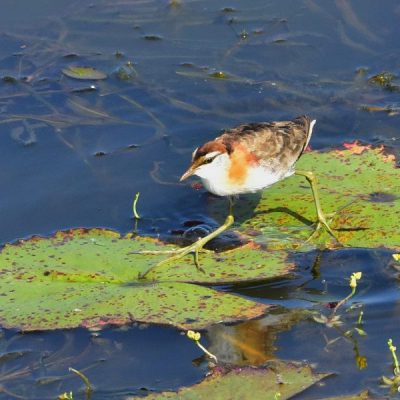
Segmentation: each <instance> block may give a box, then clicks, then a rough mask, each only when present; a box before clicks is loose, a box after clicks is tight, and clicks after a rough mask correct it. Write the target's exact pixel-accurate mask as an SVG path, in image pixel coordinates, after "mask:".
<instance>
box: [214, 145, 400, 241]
mask: <svg viewBox="0 0 400 400" xmlns="http://www.w3.org/2000/svg"><path fill="white" fill-rule="evenodd" d="M347 147H348V149H345V150H334V151H330V152H317V151H314V152H309V153H306V154H304V155H303V156H302V157H301V159H300V160H299V162H298V164H297V168H298V169H299V170H300V169H301V170H309V171H313V172H314V173H315V174H316V176H317V178H318V188H319V194H320V199H321V206H322V209H323V211H324V212H325V213H326V214H329V213H334V212H337V214H336V215H335V216H334V217H333V218H332V220H331V222H330V226H331V228H333V230H334V232H335V234H336V235H337V238H338V239H339V241H340V242H341V243H342V244H343V245H345V246H350V247H369V248H375V247H380V246H385V247H388V248H392V249H399V248H400V229H399V221H400V170H399V169H398V168H396V165H395V160H394V156H392V155H390V154H389V155H388V154H386V153H385V150H384V149H383V147H380V148H375V149H373V148H370V147H369V146H362V145H360V144H358V143H354V144H348V145H347ZM251 200H252V199H251V196H246V197H243V198H242V199H240V200H239V201H238V203H237V205H236V207H235V210H234V213H235V217H236V220H237V221H240V226H239V229H240V230H242V232H244V233H246V231H248V230H249V229H250V230H251V231H254V230H256V231H258V232H261V233H262V235H260V236H258V237H257V241H263V242H265V243H266V244H267V245H268V246H269V248H283V249H292V248H296V249H299V248H302V249H309V248H310V245H312V246H315V245H317V244H319V243H320V241H321V240H324V241H325V245H327V246H330V245H332V246H334V244H335V243H334V241H333V240H332V238H330V236H329V235H328V234H326V233H323V234H322V235H319V236H318V235H316V236H314V237H313V238H312V240H311V241H310V242H309V243H307V244H306V243H305V240H306V239H307V238H309V236H310V235H311V234H312V232H313V228H312V226H311V224H312V222H314V221H315V219H316V211H315V206H314V201H313V197H312V192H311V189H310V186H309V184H308V183H307V181H306V180H305V178H303V177H301V176H292V177H290V178H288V179H285V180H283V181H282V182H279V183H277V184H276V185H274V186H272V187H271V188H269V189H266V190H265V191H264V192H263V193H262V195H261V199H260V200H259V202H258V204H257V205H256V206H255V205H254V204H252V203H251ZM254 206H255V209H254ZM214 212H215V213H217V214H219V215H221V216H222V215H224V213H226V212H227V209H226V208H225V206H222V205H219V206H218V209H215V210H214ZM249 215H251V217H248V216H249Z"/></svg>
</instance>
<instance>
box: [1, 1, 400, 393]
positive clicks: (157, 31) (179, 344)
mask: <svg viewBox="0 0 400 400" xmlns="http://www.w3.org/2000/svg"><path fill="white" fill-rule="evenodd" d="M399 22H400V6H399V4H398V2H396V1H394V0H393V1H391V0H387V1H385V2H377V1H372V0H363V1H361V0H359V1H349V0H348V1H345V0H337V1H330V0H329V1H328V0H326V1H318V2H317V1H313V0H304V1H297V0H296V1H294V0H292V1H288V0H285V1H280V2H265V1H258V0H256V1H252V2H245V1H229V2H226V1H184V0H182V1H181V2H179V4H178V5H176V6H173V5H172V4H170V3H169V2H167V1H148V0H145V1H134V2H131V1H113V2H111V1H99V0H95V1H92V2H91V3H90V4H89V3H88V4H86V3H84V2H78V1H68V2H67V1H64V0H57V1H52V2H49V1H45V0H41V1H35V2H29V1H23V0H18V1H11V0H5V1H3V2H2V4H1V13H0V75H1V77H2V78H5V77H7V79H2V81H0V115H1V117H0V118H1V119H0V149H1V150H0V152H1V157H0V163H1V165H0V183H1V188H2V196H0V216H1V222H2V225H1V226H2V229H1V231H0V242H1V243H6V242H10V241H14V240H16V239H18V238H23V237H29V236H30V235H32V234H40V235H50V234H52V233H53V232H55V231H56V230H59V229H64V228H71V227H77V226H84V227H90V226H104V227H109V228H113V229H116V230H118V231H120V232H123V233H124V232H128V231H130V230H132V229H133V220H132V218H131V204H132V199H133V197H134V195H135V193H137V192H140V193H141V201H140V203H139V209H140V213H141V214H142V216H143V217H144V218H143V219H142V220H140V221H139V224H138V226H137V230H138V231H139V233H142V234H149V233H150V234H162V235H168V233H169V232H170V230H171V229H180V228H182V226H183V224H184V222H185V221H187V220H193V219H200V220H206V221H208V222H210V221H209V220H208V219H207V218H208V217H207V201H206V199H207V195H206V194H205V193H203V192H201V191H194V190H193V189H192V188H191V187H190V186H188V185H180V184H178V183H177V179H178V177H179V176H180V175H181V174H182V172H183V171H184V169H185V167H186V166H187V164H188V161H189V159H190V154H191V152H192V150H193V148H194V147H195V146H196V145H198V144H199V143H202V142H204V141H206V140H209V139H210V138H213V137H215V136H216V135H217V133H218V132H219V130H220V129H222V128H225V127H228V126H232V125H235V124H238V123H242V122H246V121H247V122H248V121H263V120H269V119H281V118H292V117H294V116H296V115H299V114H303V113H306V114H310V115H312V116H313V117H315V118H317V120H318V122H317V128H316V130H315V133H314V136H313V139H312V142H311V145H312V147H313V148H315V149H321V148H327V147H331V146H337V145H340V144H341V143H343V142H345V141H353V140H355V139H360V140H362V141H365V142H368V143H374V144H382V143H383V144H386V145H388V146H393V147H395V149H396V151H398V149H399V137H400V136H399V133H398V125H399V114H398V111H399V110H400V108H399V107H400V104H399V102H400V91H399V90H398V89H397V85H398V84H399V83H398V82H397V81H396V79H394V81H393V82H392V86H391V87H382V86H379V85H376V84H373V83H370V82H369V79H370V78H371V77H373V76H374V75H376V74H379V73H382V72H384V71H388V72H390V73H393V74H395V75H396V74H399V65H400V55H399V52H398V48H399V45H398V43H399V39H398V38H399V37H400V24H399ZM74 63H76V64H79V65H90V66H94V67H97V68H99V69H100V70H102V71H104V72H106V73H107V74H108V75H109V77H108V79H106V80H104V81H96V82H88V81H77V80H71V79H68V78H66V77H65V76H63V75H62V73H61V70H62V69H63V68H65V67H67V66H68V65H70V64H74ZM121 69H122V70H123V71H124V72H125V73H126V74H128V75H129V76H130V78H131V79H121V75H122V74H121ZM220 71H223V72H224V73H225V74H226V75H227V79H217V78H215V77H213V76H212V74H213V73H215V72H220ZM129 76H128V78H129ZM91 85H94V86H95V88H91ZM368 110H369V111H368ZM211 222H212V221H211ZM296 261H297V263H298V265H299V269H298V275H297V276H295V277H293V279H286V280H280V281H277V282H272V283H268V284H265V285H258V286H257V287H246V288H244V287H241V288H224V289H226V290H232V291H235V292H237V293H241V294H243V295H245V296H248V297H250V298H255V299H257V300H261V301H265V302H266V303H273V304H276V305H277V306H279V307H280V308H277V309H276V310H275V313H274V318H275V320H274V321H275V322H276V321H278V323H277V324H273V323H271V322H269V319H268V318H269V317H266V318H265V319H263V320H261V321H257V322H254V323H247V325H246V324H244V325H241V326H239V327H235V328H233V327H214V328H212V329H211V330H210V332H209V336H208V337H209V344H210V346H211V347H212V348H213V349H214V351H215V352H216V353H218V354H219V355H220V356H221V357H223V354H225V356H226V358H227V360H231V361H235V362H239V359H240V358H243V357H244V356H243V354H241V353H240V352H238V350H237V349H234V346H233V345H232V346H231V347H229V346H225V345H224V343H226V337H227V336H229V335H239V336H240V335H244V334H245V333H244V332H248V331H251V332H256V333H255V334H254V337H253V341H254V342H255V343H258V344H259V345H260V351H259V356H258V359H257V360H256V361H257V362H259V363H260V362H262V361H265V360H266V359H268V358H270V357H272V356H278V357H281V358H285V359H297V360H303V359H304V360H308V361H309V362H312V363H314V364H315V366H316V367H317V369H318V370H319V371H334V372H336V373H337V375H336V376H333V377H331V378H329V379H328V380H326V382H325V385H324V386H323V387H317V388H313V389H312V391H308V392H307V393H306V394H304V395H302V396H303V397H301V396H300V397H299V398H305V399H306V398H313V396H314V397H315V398H316V397H318V396H322V395H333V394H343V393H353V392H356V391H357V390H360V389H363V388H370V389H371V391H372V392H375V393H380V394H385V393H387V392H388V389H385V388H380V387H379V377H380V376H381V375H382V374H385V375H390V373H391V371H390V360H391V359H390V354H389V352H388V350H387V345H386V341H387V339H388V338H389V337H393V339H394V341H396V335H397V339H398V342H399V343H400V337H399V336H398V328H397V323H396V322H395V321H396V320H397V319H398V316H399V315H398V306H397V301H398V298H399V297H398V283H397V280H396V274H395V271H394V269H393V268H392V266H391V263H392V261H391V257H390V253H388V252H387V251H386V250H379V251H369V250H357V251H355V250H342V251H336V252H326V253H322V254H314V253H313V254H308V255H305V256H302V257H300V258H299V259H298V260H296ZM356 270H361V271H363V272H364V274H365V276H367V278H366V279H363V282H362V287H361V289H360V295H359V296H357V298H356V300H354V301H356V302H357V303H355V306H357V307H358V308H357V307H355V308H354V310H351V311H349V313H345V315H344V317H343V318H344V327H342V328H341V329H344V331H346V330H348V329H350V328H351V327H352V326H353V325H354V320H357V316H358V313H359V309H360V307H361V306H362V309H363V311H364V320H365V326H364V329H365V330H366V332H367V333H368V336H366V337H364V336H363V337H356V339H357V342H356V344H355V342H354V340H353V341H352V340H349V339H346V338H344V336H343V332H339V331H338V330H337V329H335V328H329V327H326V326H324V325H322V324H317V323H316V322H315V321H313V320H312V318H310V317H309V316H304V315H303V314H302V312H301V311H299V310H300V309H316V310H318V311H321V309H323V305H321V304H325V303H328V302H329V301H333V300H338V299H341V298H343V297H345V296H346V295H347V293H348V285H347V281H346V278H347V277H348V276H349V275H350V273H351V272H353V271H356ZM248 324H250V328H249V325H248ZM251 324H253V325H251ZM352 324H353V325H352ZM281 332H283V333H281ZM246 337H247V336H246ZM337 337H340V339H338V340H337V341H335V342H334V343H332V344H329V345H327V341H329V340H333V339H335V338H337ZM221 338H222V339H221ZM0 346H1V351H2V352H1V353H0V354H11V356H9V357H6V358H1V359H0V369H1V370H0V371H1V372H0V388H3V389H2V390H3V392H1V390H0V398H4V399H9V398H19V397H18V396H22V397H21V398H41V399H43V398H54V397H55V396H56V395H57V394H59V393H61V392H63V391H69V390H73V391H74V395H75V397H76V398H82V397H79V396H80V395H81V396H83V394H82V393H81V394H79V392H78V390H79V388H81V387H82V384H81V382H80V381H79V379H77V378H76V377H74V376H72V375H70V374H68V367H69V366H73V367H75V368H78V369H81V370H85V368H88V370H87V372H86V373H87V375H88V376H89V377H90V379H91V381H92V382H93V384H94V385H95V387H96V391H95V393H94V396H93V398H96V399H97V398H98V399H103V398H124V396H125V395H127V394H141V393H145V390H144V389H148V390H163V389H175V388H177V387H179V386H182V385H188V384H192V383H194V382H196V381H198V380H199V379H200V378H201V377H202V376H204V374H205V372H206V370H207V368H206V364H205V362H204V360H203V361H202V360H198V361H199V362H196V363H192V360H193V359H195V358H196V357H199V356H201V354H199V352H198V349H197V348H196V347H195V346H193V344H192V343H188V341H187V339H185V338H184V337H183V336H181V335H180V334H179V332H178V331H176V330H174V329H171V328H163V327H143V326H140V327H139V326H138V327H129V328H126V329H120V330H119V329H111V328H109V329H106V330H104V331H101V332H97V333H90V332H87V331H83V330H76V331H67V332H52V333H35V334H26V335H21V334H18V333H14V332H9V331H7V332H4V333H3V336H2V337H1V339H0ZM227 347H228V348H227ZM355 348H357V350H355ZM14 352H15V353H14ZM357 352H359V354H361V355H362V356H365V357H366V358H367V360H368V366H367V367H366V368H364V369H362V370H360V369H359V368H358V367H357V365H356V361H357V354H358V353H357ZM359 354H358V355H359ZM253 361H254V362H256V361H255V360H253ZM242 362H244V361H243V360H242ZM166 365H167V366H168V368H166V367H165V366H166ZM49 377H51V378H52V379H47V378H49ZM53 378H54V379H53ZM12 393H14V394H15V395H16V396H14V397H13V395H12Z"/></svg>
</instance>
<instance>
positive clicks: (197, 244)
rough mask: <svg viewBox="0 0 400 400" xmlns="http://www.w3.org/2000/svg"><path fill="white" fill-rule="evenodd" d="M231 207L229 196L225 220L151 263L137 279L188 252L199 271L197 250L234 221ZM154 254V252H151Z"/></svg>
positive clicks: (231, 202) (231, 201) (201, 248)
mask: <svg viewBox="0 0 400 400" xmlns="http://www.w3.org/2000/svg"><path fill="white" fill-rule="evenodd" d="M232 208H233V200H232V199H231V198H229V215H228V216H227V217H226V219H225V222H224V223H223V224H222V225H221V226H220V227H219V228H217V229H216V230H215V231H213V232H211V233H210V234H208V235H207V236H204V237H203V238H200V239H198V240H197V241H196V242H194V243H192V244H191V245H189V246H186V247H183V248H181V249H179V250H175V251H174V250H173V251H171V252H169V253H173V254H174V255H173V256H172V257H169V258H167V259H166V260H163V261H160V262H159V263H158V264H156V265H153V266H152V267H150V268H149V269H148V270H147V271H146V272H144V273H142V274H139V279H143V278H145V277H146V275H147V274H148V273H149V272H150V271H153V270H155V269H156V268H158V267H161V266H162V265H164V264H169V263H171V262H173V261H176V260H179V259H180V258H182V257H184V256H186V255H187V254H189V253H194V263H195V265H196V268H197V269H198V270H200V271H202V268H201V266H200V262H199V252H200V251H201V250H203V247H204V246H205V245H206V244H207V243H208V242H210V241H211V240H212V239H214V238H215V237H217V236H218V235H219V234H221V233H222V232H224V231H226V230H227V229H228V228H229V227H230V226H231V225H232V224H233V222H234V218H233V214H232ZM153 254H154V253H153Z"/></svg>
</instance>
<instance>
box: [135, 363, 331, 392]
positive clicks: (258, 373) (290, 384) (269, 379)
mask: <svg viewBox="0 0 400 400" xmlns="http://www.w3.org/2000/svg"><path fill="white" fill-rule="evenodd" d="M326 376H328V374H316V373H313V372H312V370H311V368H310V367H309V366H298V365H296V364H293V363H284V362H279V361H275V362H273V363H271V366H270V367H267V368H265V367H263V368H252V367H244V368H234V369H224V368H220V367H216V368H214V370H213V372H212V374H211V375H209V376H207V377H206V378H205V379H204V380H203V381H202V382H200V383H199V384H197V385H194V386H191V387H184V388H182V389H180V390H178V391H177V392H163V393H153V394H150V395H149V396H146V397H145V399H149V400H150V399H154V400H156V399H157V400H158V399H160V400H161V399H180V400H185V399H190V400H196V399H242V400H246V399H249V400H250V399H251V400H258V399H260V400H261V399H262V400H265V399H279V400H284V399H289V398H291V397H292V396H294V395H295V394H297V393H300V392H302V391H304V390H305V389H307V388H308V387H310V386H312V385H313V384H314V383H316V382H318V381H320V380H321V379H323V378H325V377H326ZM138 398H139V397H130V398H129V400H133V399H138ZM140 398H143V397H140Z"/></svg>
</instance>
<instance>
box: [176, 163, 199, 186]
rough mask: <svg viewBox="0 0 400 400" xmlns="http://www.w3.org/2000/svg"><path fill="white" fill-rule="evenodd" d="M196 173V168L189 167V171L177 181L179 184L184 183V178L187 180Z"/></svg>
mask: <svg viewBox="0 0 400 400" xmlns="http://www.w3.org/2000/svg"><path fill="white" fill-rule="evenodd" d="M195 172H196V167H195V166H193V165H191V166H190V167H189V169H188V170H187V171H186V172H185V173H184V174H183V175H182V176H181V179H179V182H182V181H184V180H185V179H186V178H189V176H192V175H193V174H194V173H195Z"/></svg>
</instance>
